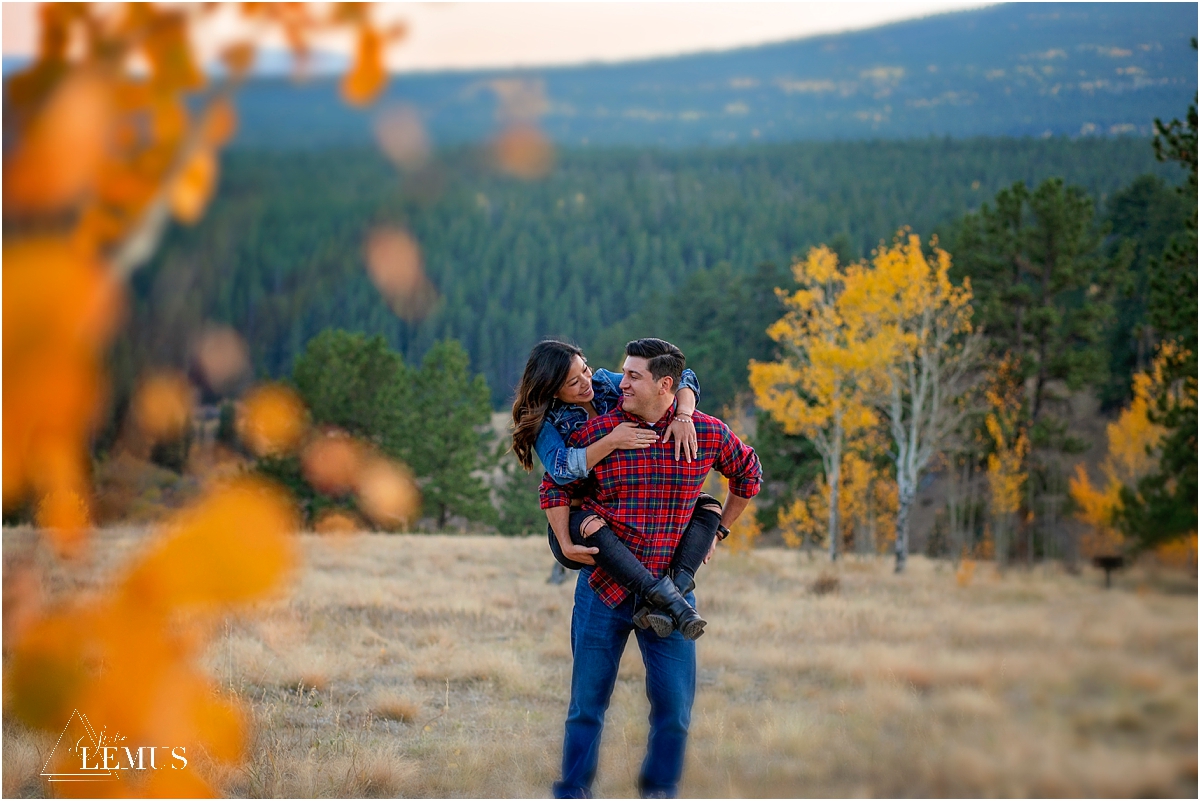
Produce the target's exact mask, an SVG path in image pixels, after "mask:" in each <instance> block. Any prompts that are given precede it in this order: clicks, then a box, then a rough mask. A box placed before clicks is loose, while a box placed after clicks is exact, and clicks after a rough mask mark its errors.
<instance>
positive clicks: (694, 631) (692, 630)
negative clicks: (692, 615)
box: [679, 620, 708, 640]
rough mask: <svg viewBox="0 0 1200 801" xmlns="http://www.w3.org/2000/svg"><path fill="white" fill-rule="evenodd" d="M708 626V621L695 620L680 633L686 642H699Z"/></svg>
mask: <svg viewBox="0 0 1200 801" xmlns="http://www.w3.org/2000/svg"><path fill="white" fill-rule="evenodd" d="M707 625H708V621H707V620H694V621H692V622H691V623H687V624H685V625H684V627H683V628H682V629H680V630H679V633H680V634H682V635H683V639H685V640H698V639H700V636H701V635H702V634H704V627H705V626H707Z"/></svg>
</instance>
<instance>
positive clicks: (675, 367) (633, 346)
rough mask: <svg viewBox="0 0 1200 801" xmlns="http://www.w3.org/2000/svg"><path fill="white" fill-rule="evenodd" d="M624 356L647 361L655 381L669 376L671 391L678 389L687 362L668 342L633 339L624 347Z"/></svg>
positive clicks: (679, 351) (652, 338) (652, 339)
mask: <svg viewBox="0 0 1200 801" xmlns="http://www.w3.org/2000/svg"><path fill="white" fill-rule="evenodd" d="M625 355H626V356H637V357H639V358H642V359H646V360H648V361H649V363H650V375H652V376H654V380H655V381H657V380H659V379H660V378H662V377H663V376H667V375H669V376H670V377H671V391H672V392H674V391H676V390H677V389H679V382H680V381H681V380H682V379H683V368H684V365H685V364H686V363H687V360H686V359H685V358H684V357H683V351H681V350H680V349H679V348H677V347H675V346H674V345H672V344H671V343H670V342H667V341H666V340H665V339H655V338H654V337H646V338H645V339H635V340H633V341H632V342H630V343H628V344H626V345H625Z"/></svg>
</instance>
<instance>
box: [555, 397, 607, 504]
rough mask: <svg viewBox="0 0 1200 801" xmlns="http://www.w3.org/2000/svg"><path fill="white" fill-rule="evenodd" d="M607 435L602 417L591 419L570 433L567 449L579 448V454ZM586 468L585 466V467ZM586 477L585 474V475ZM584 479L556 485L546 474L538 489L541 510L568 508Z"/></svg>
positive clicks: (580, 488) (581, 487)
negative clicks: (557, 507)
mask: <svg viewBox="0 0 1200 801" xmlns="http://www.w3.org/2000/svg"><path fill="white" fill-rule="evenodd" d="M607 433H608V429H606V428H605V426H604V424H603V415H602V416H601V417H593V418H592V419H591V420H589V421H588V422H587V423H585V424H584V425H582V426H580V427H579V428H577V429H575V431H573V432H571V435H570V436H568V437H567V447H570V448H579V449H580V450H581V452H582V451H583V450H585V449H586V448H587V446H588V445H591V444H592V443H593V442H595V441H596V440H598V439H600V438H601V437H603V436H604V435H605V434H607ZM585 467H586V465H585ZM585 476H586V473H585ZM585 483H586V478H582V479H576V480H575V481H572V482H570V483H569V484H561V485H560V484H558V483H557V482H555V480H554V479H553V478H552V477H551V476H550V474H549V473H546V474H544V475H543V476H542V486H541V487H540V488H539V489H538V498H539V500H540V501H541V505H542V508H543V509H553V508H554V507H556V506H570V504H571V499H572V498H574V497H576V496H577V495H580V492H581V490H582V489H583V486H584V484H585Z"/></svg>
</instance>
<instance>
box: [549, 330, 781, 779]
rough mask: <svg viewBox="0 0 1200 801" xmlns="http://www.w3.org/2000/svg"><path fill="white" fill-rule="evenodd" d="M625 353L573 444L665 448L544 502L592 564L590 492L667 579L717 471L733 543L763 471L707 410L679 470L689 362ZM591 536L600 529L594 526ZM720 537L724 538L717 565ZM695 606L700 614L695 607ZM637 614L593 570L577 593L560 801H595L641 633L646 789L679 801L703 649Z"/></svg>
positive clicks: (565, 537)
mask: <svg viewBox="0 0 1200 801" xmlns="http://www.w3.org/2000/svg"><path fill="white" fill-rule="evenodd" d="M625 354H626V358H625V364H624V367H623V373H624V378H623V379H622V381H621V393H622V396H623V397H622V400H621V402H620V404H619V405H618V407H617V408H616V409H613V410H612V411H610V412H609V413H608V414H604V415H600V416H598V417H594V418H592V419H591V420H589V421H588V422H587V423H586V424H584V425H583V426H581V427H580V428H579V429H577V430H576V431H575V432H574V433H573V434H572V435H571V437H570V439H569V441H568V445H570V446H571V447H587V446H588V445H590V444H591V443H593V442H595V441H596V440H598V439H600V438H601V437H603V436H605V435H606V434H608V432H610V431H612V430H613V429H614V428H616V427H617V426H618V425H620V424H621V423H623V422H634V423H637V424H638V425H641V426H644V427H648V428H651V429H653V430H654V431H655V432H656V433H658V434H659V435H660V437H659V439H658V441H657V442H656V444H654V445H653V446H651V447H649V448H645V449H640V450H618V451H613V453H612V454H611V455H609V456H608V457H607V458H605V459H604V460H603V461H601V462H600V463H599V464H597V465H596V467H595V471H594V474H593V476H592V478H591V479H588V480H584V481H580V482H576V483H575V484H570V485H567V486H563V487H560V486H558V485H557V484H555V483H554V482H553V481H552V480H551V479H550V478H549V477H547V478H545V479H543V481H542V487H541V503H542V508H543V509H546V510H547V516H548V517H549V518H550V520H551V525H552V527H553V528H554V532H555V536H556V538H557V539H558V542H559V545H560V546H561V547H562V549H563V552H564V554H566V555H567V556H568V557H569V558H571V559H573V560H575V561H579V562H583V563H585V564H589V565H590V564H594V563H593V562H592V560H591V557H590V555H589V550H590V549H588V548H586V547H583V546H578V545H575V544H574V543H572V541H571V538H570V535H569V532H568V531H567V519H568V516H569V513H570V509H569V507H570V503H571V498H572V496H573V495H578V494H580V493H584V492H586V497H585V498H584V500H583V509H584V510H585V511H588V512H591V513H593V514H595V515H596V516H598V517H599V518H600V519H601V520H602V522H603V523H604V524H607V525H608V526H609V527H610V528H611V529H612V530H613V531H614V532H615V533H616V534H617V535H618V536H619V537H620V538H621V539H622V540H623V541H624V542H625V544H626V546H628V548H629V550H630V551H631V552H633V554H634V556H636V557H637V558H638V560H639V561H641V562H642V563H643V564H644V565H645V566H646V568H647V569H648V570H650V572H651V573H653V574H654V575H655V576H661V575H663V573H664V572H665V571H666V569H667V566H668V565H669V564H670V561H671V555H672V554H673V553H674V551H675V546H676V545H677V544H678V542H679V539H680V536H681V535H682V532H683V529H684V527H685V526H686V525H687V522H688V519H689V517H690V516H691V514H692V511H693V506H694V504H695V502H696V498H697V497H698V496H699V494H700V488H701V487H702V486H703V484H704V480H705V478H706V477H707V475H708V472H709V470H710V469H715V470H716V471H717V472H719V473H721V474H722V475H724V476H726V477H727V478H728V479H729V498H728V500H727V501H726V503H725V508H724V510H723V511H722V513H721V531H722V532H723V533H726V534H727V533H728V530H729V526H730V525H732V524H733V522H734V521H735V520H737V518H738V516H739V515H740V514H741V513H742V511H743V510H744V509H745V508H746V505H747V504H748V503H749V501H750V498H752V497H754V496H755V495H756V494H758V489H759V487H760V485H761V483H762V467H761V466H760V464H759V461H758V457H757V456H756V455H755V453H754V451H753V450H751V449H750V448H749V447H748V446H746V445H745V444H743V443H742V441H741V440H739V439H738V438H737V436H735V435H734V433H733V432H732V431H730V430H729V427H728V426H726V425H725V424H724V423H722V422H721V421H720V420H718V419H716V418H715V417H710V416H709V415H706V414H702V413H700V412H695V413H694V414H693V422H694V424H695V427H696V438H697V444H698V450H699V452H698V454H697V457H696V458H695V459H693V460H692V461H691V462H690V463H689V462H686V461H675V458H674V452H673V450H672V448H671V446H670V445H669V444H667V443H664V442H663V441H662V438H661V434H662V433H663V431H665V430H666V428H667V426H669V425H670V424H671V421H672V420H673V419H674V416H675V390H676V388H677V387H678V386H679V380H680V375H681V373H682V372H683V367H684V356H683V353H682V352H681V351H680V350H679V348H677V347H675V346H674V345H672V344H670V343H669V342H664V341H663V340H661V339H639V340H635V341H633V342H630V343H629V344H628V345H626V347H625ZM593 530H594V529H593ZM583 533H584V534H585V535H586V534H588V533H591V532H589V531H588V530H587V529H586V528H585V529H584V532H583ZM721 536H722V534H719V535H718V537H717V538H714V540H713V542H712V546H711V548H710V550H709V556H710V557H711V555H712V549H715V547H716V543H717V539H720V538H721ZM688 600H689V601H690V602H691V603H692V604H693V605H694V603H695V600H694V598H692V597H690V596H689V598H688ZM633 613H634V600H633V598H632V597H631V596H630V595H629V592H628V591H627V590H626V589H625V588H624V587H622V586H621V585H619V584H617V583H615V582H614V581H613V580H612V579H611V577H609V576H607V575H606V574H605V572H604V571H603V570H602V569H599V568H585V569H584V571H583V572H582V573H581V574H580V577H579V580H578V581H577V582H576V585H575V608H574V612H573V614H572V618H571V654H572V657H573V660H574V661H573V666H572V672H571V704H570V707H569V709H568V712H567V723H566V735H565V737H564V740H563V765H562V778H561V779H560V780H559V781H558V782H556V783H555V785H554V795H555V797H557V798H589V797H591V784H592V779H593V778H594V777H595V774H596V763H597V759H598V757H599V751H600V733H601V731H602V729H603V727H604V714H605V712H606V711H607V709H608V703H609V699H610V698H611V696H612V691H613V687H614V685H615V683H616V679H617V669H618V667H619V665H620V663H621V654H622V652H623V651H624V650H625V643H626V641H627V640H628V638H629V633H630V632H631V631H636V633H637V639H638V646H639V648H640V649H641V652H642V661H643V663H644V664H645V666H646V695H647V696H648V697H649V699H650V738H649V742H648V744H647V749H646V759H645V761H644V762H643V763H642V771H641V775H640V777H639V779H638V786H639V789H640V790H641V792H642V794H643V796H645V797H648V798H654V797H658V798H672V797H674V796H675V795H676V791H677V789H678V785H679V778H680V776H681V775H682V773H683V755H684V750H685V748H686V746H687V733H688V726H689V724H690V722H691V712H692V701H693V699H694V698H695V693H696V644H695V642H694V641H692V640H688V639H685V638H684V637H683V636H682V634H681V633H680V632H678V631H676V632H675V633H673V634H671V635H670V636H669V637H666V638H660V637H658V636H657V635H655V634H653V633H651V632H650V631H649V630H644V629H640V628H637V627H635V626H634V623H633V620H632V618H633Z"/></svg>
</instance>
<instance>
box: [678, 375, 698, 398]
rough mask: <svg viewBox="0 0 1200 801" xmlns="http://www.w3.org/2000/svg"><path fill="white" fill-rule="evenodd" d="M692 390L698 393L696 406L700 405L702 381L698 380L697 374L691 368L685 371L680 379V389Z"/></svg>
mask: <svg viewBox="0 0 1200 801" xmlns="http://www.w3.org/2000/svg"><path fill="white" fill-rule="evenodd" d="M685 387H686V388H687V389H690V390H691V391H692V392H695V393H696V405H697V406H699V405H700V379H698V378H696V374H695V373H693V372H692V369H691V368H690V367H689V368H687V369H685V370H684V371H683V375H682V376H680V378H679V388H680V389H684V388H685Z"/></svg>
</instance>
